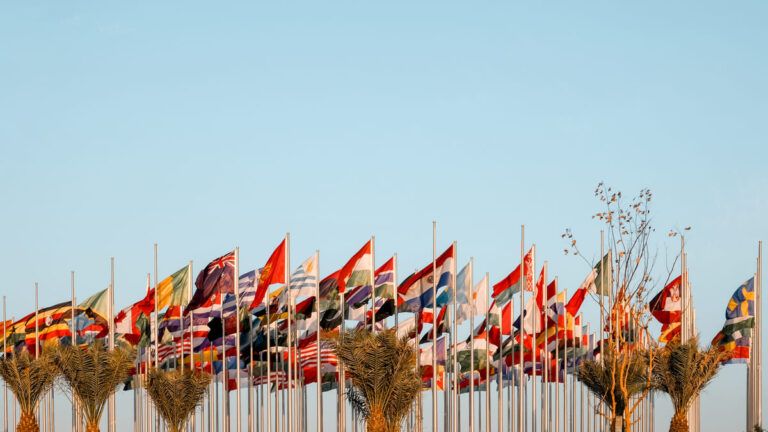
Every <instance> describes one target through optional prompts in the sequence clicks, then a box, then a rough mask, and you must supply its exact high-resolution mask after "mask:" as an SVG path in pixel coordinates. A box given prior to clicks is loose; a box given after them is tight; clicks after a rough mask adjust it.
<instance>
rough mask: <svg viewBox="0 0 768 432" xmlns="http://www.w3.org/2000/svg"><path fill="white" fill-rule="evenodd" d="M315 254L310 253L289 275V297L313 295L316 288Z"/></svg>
mask: <svg viewBox="0 0 768 432" xmlns="http://www.w3.org/2000/svg"><path fill="white" fill-rule="evenodd" d="M317 283H318V282H317V255H316V254H312V256H311V257H309V258H307V260H306V261H304V262H303V263H301V265H300V266H299V267H297V268H296V270H294V272H293V274H292V275H291V282H290V284H289V287H290V293H291V298H293V299H296V298H299V297H313V296H314V295H315V291H316V290H317Z"/></svg>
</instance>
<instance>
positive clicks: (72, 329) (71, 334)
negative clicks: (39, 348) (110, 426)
mask: <svg viewBox="0 0 768 432" xmlns="http://www.w3.org/2000/svg"><path fill="white" fill-rule="evenodd" d="M69 282H70V287H71V289H72V306H71V307H70V310H71V312H72V314H71V315H72V322H71V323H70V325H69V337H70V341H71V342H70V343H71V344H72V346H73V347H76V346H77V328H76V326H75V301H76V298H75V272H74V271H71V272H69ZM3 330H5V297H3ZM3 334H5V331H3ZM3 353H5V351H3ZM6 418H7V415H6ZM76 422H77V400H76V398H72V431H73V432H74V430H75V426H76ZM134 423H135V421H134Z"/></svg>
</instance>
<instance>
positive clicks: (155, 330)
mask: <svg viewBox="0 0 768 432" xmlns="http://www.w3.org/2000/svg"><path fill="white" fill-rule="evenodd" d="M153 252H154V259H153V261H154V262H153V264H154V272H155V285H154V286H155V288H154V313H155V321H154V322H153V323H152V335H153V336H154V342H153V343H152V344H151V345H154V350H155V362H154V363H155V364H154V366H155V367H156V368H159V367H160V365H159V364H158V363H159V355H158V351H159V350H158V348H159V347H160V340H159V339H160V337H159V335H160V332H159V330H158V327H160V314H159V313H158V309H157V306H158V304H157V303H158V294H157V283H158V274H157V243H155V244H154V245H153ZM110 327H111V324H110ZM152 406H153V416H154V418H155V431H159V430H160V416H159V415H157V408H155V407H154V404H152ZM109 432H114V431H111V430H110V431H109Z"/></svg>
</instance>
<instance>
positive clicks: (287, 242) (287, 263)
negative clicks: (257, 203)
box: [280, 233, 293, 432]
mask: <svg viewBox="0 0 768 432" xmlns="http://www.w3.org/2000/svg"><path fill="white" fill-rule="evenodd" d="M284 270H285V275H284V277H285V284H286V289H288V356H289V358H288V386H287V387H288V390H287V393H288V417H289V418H288V422H287V424H286V426H287V428H288V432H293V431H292V430H291V421H290V420H291V419H290V417H291V400H290V397H291V384H292V383H291V378H292V376H291V375H292V374H291V363H290V360H291V358H290V355H291V327H290V326H291V315H292V313H293V312H292V310H291V301H290V300H291V291H290V288H291V233H285V269H284ZM280 358H281V360H282V356H280ZM281 371H282V368H281ZM283 409H285V406H283Z"/></svg>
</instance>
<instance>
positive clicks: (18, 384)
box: [0, 350, 59, 432]
mask: <svg viewBox="0 0 768 432" xmlns="http://www.w3.org/2000/svg"><path fill="white" fill-rule="evenodd" d="M58 373H59V370H58V368H56V365H55V364H54V362H53V359H52V358H51V356H50V354H49V352H48V350H44V351H43V353H42V355H40V356H39V357H38V358H34V357H33V356H32V355H30V354H29V353H27V352H26V351H24V352H21V353H17V354H13V355H11V356H8V355H6V356H4V357H3V358H2V359H0V377H2V378H3V380H4V381H5V382H6V383H7V384H8V387H9V388H10V389H11V391H12V392H13V394H14V395H15V396H16V399H17V400H18V401H19V406H20V407H21V418H20V419H19V424H18V425H17V426H16V432H39V431H40V426H39V425H38V424H37V416H36V415H35V408H36V406H37V402H38V401H39V400H40V397H41V396H42V395H43V394H45V393H46V392H47V391H49V390H50V389H51V388H52V387H53V383H54V381H55V380H56V376H57V375H58Z"/></svg>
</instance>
